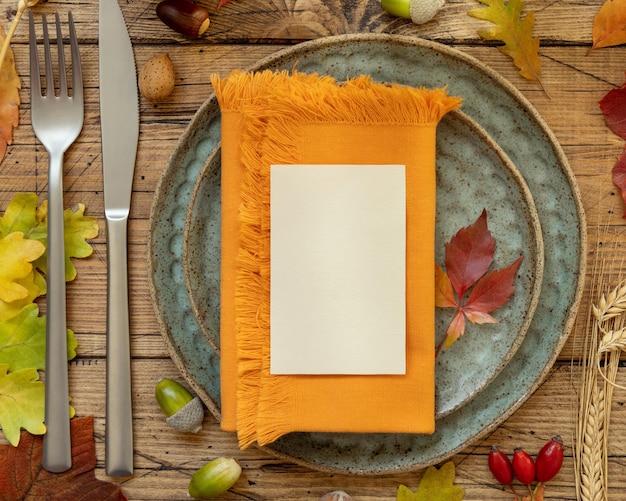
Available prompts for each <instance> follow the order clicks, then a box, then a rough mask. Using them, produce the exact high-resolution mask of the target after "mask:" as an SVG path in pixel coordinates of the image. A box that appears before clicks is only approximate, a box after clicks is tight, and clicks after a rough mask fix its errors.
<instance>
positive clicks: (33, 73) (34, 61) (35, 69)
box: [28, 10, 41, 96]
mask: <svg viewBox="0 0 626 501" xmlns="http://www.w3.org/2000/svg"><path fill="white" fill-rule="evenodd" d="M28 14H29V18H28V21H29V34H28V39H29V45H30V90H31V94H32V95H37V96H41V77H40V75H39V55H38V54H37V35H36V33H35V19H34V18H33V13H32V11H30V10H29V11H28Z"/></svg>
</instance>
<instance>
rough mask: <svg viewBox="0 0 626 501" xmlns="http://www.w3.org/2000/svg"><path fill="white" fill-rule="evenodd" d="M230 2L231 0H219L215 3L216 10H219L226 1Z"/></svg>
mask: <svg viewBox="0 0 626 501" xmlns="http://www.w3.org/2000/svg"><path fill="white" fill-rule="evenodd" d="M229 2H232V0H220V3H218V4H217V10H220V9H221V8H222V7H223V6H224V5H226V4H227V3H229Z"/></svg>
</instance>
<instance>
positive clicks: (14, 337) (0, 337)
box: [0, 304, 78, 372]
mask: <svg viewBox="0 0 626 501" xmlns="http://www.w3.org/2000/svg"><path fill="white" fill-rule="evenodd" d="M77 346H78V342H77V341H76V338H75V336H74V333H73V332H72V331H71V330H69V329H68V330H67V358H68V360H71V359H72V358H74V357H75V356H76V347H77ZM5 364H6V365H8V366H9V370H10V371H12V372H15V371H18V370H21V369H27V368H33V369H39V370H45V364H46V318H45V317H40V316H39V307H38V306H37V305H36V304H29V305H27V306H25V307H24V308H22V310H21V311H20V313H19V314H18V315H17V316H15V317H13V318H11V319H10V320H7V321H4V322H0V365H5Z"/></svg>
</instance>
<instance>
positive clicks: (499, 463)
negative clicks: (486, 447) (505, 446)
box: [489, 445, 513, 485]
mask: <svg viewBox="0 0 626 501" xmlns="http://www.w3.org/2000/svg"><path fill="white" fill-rule="evenodd" d="M489 469H490V470H491V473H493V476H494V477H495V478H496V480H497V481H498V482H500V483H501V484H502V485H511V484H512V483H513V465H512V464H511V460H510V459H509V457H508V456H507V455H506V454H505V453H504V452H502V451H501V450H500V449H498V446H497V445H492V446H491V450H490V451H489Z"/></svg>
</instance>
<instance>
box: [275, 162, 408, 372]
mask: <svg viewBox="0 0 626 501" xmlns="http://www.w3.org/2000/svg"><path fill="white" fill-rule="evenodd" d="M270 206H271V263H270V265H271V292H270V296H271V298H270V299H271V303H270V307H271V323H270V347H271V351H270V372H271V373H272V374H404V373H405V371H406V301H405V298H406V259H405V254H406V176H405V166H404V165H272V166H271V203H270Z"/></svg>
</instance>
